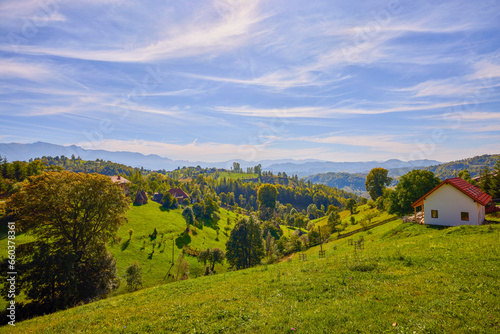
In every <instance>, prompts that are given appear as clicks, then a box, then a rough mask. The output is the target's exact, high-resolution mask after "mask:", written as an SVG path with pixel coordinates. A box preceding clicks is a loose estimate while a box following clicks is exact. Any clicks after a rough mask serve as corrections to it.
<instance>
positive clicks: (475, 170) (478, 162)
mask: <svg viewBox="0 0 500 334" xmlns="http://www.w3.org/2000/svg"><path fill="white" fill-rule="evenodd" d="M499 159H500V154H486V155H481V156H475V157H473V158H468V159H463V160H457V161H452V162H447V163H443V164H439V165H434V166H429V167H415V168H409V167H404V168H393V169H389V176H390V177H392V178H393V179H394V182H393V183H392V185H394V184H395V183H397V180H398V179H399V177H400V176H402V175H404V174H406V173H408V172H409V171H410V170H412V169H424V170H429V171H431V172H433V173H434V174H435V175H436V176H437V177H438V178H439V179H441V180H444V179H447V178H450V177H454V176H455V175H456V174H458V173H459V172H460V171H462V170H468V171H469V174H470V176H471V177H476V176H479V174H480V172H481V171H483V172H484V170H485V166H487V167H488V168H489V170H490V171H491V170H492V169H493V166H494V165H495V162H496V161H497V160H499ZM366 175H367V174H364V173H356V174H350V173H333V172H331V173H322V174H315V175H311V176H308V177H306V178H305V180H306V181H311V182H313V183H320V184H325V185H327V186H329V187H335V188H339V189H343V190H345V191H349V192H353V193H355V194H357V195H361V196H367V192H366V188H365V181H366Z"/></svg>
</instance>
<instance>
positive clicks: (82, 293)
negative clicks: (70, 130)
mask: <svg viewBox="0 0 500 334" xmlns="http://www.w3.org/2000/svg"><path fill="white" fill-rule="evenodd" d="M8 208H9V209H10V210H11V214H12V215H13V217H14V219H15V221H16V228H18V230H19V231H22V232H26V233H27V234H29V235H32V236H33V237H35V238H36V240H35V241H34V242H33V243H30V244H29V245H27V246H25V247H23V248H20V249H19V252H18V255H19V258H18V264H19V268H22V270H19V281H20V282H22V283H21V284H20V290H22V291H24V292H25V293H26V295H27V296H28V298H30V299H31V300H32V301H35V302H39V303H45V304H51V305H52V306H53V308H54V309H55V308H62V307H65V306H68V305H71V304H74V303H77V302H79V301H82V300H89V299H93V298H98V297H100V296H102V295H105V294H107V293H108V292H110V291H111V290H112V289H113V288H114V287H115V286H116V266H115V261H114V260H113V259H112V257H111V256H110V255H109V253H108V252H107V250H106V246H105V245H106V243H107V241H108V240H109V239H110V238H111V237H112V236H114V235H115V234H116V231H117V230H118V228H119V227H120V226H121V225H122V224H123V222H124V221H125V219H126V218H125V216H124V214H125V211H126V210H127V209H128V203H127V201H126V199H125V195H124V194H123V191H122V190H121V188H120V187H117V186H116V185H115V184H113V182H112V181H111V179H110V178H108V177H106V176H103V175H98V174H83V173H80V174H76V173H72V172H46V173H43V174H41V175H38V176H35V177H32V178H31V179H30V180H29V182H27V184H26V185H25V186H24V187H23V188H21V190H20V191H19V192H18V193H16V194H14V195H13V196H12V197H11V198H10V200H9V201H8ZM44 273H46V274H44Z"/></svg>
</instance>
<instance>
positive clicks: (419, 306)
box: [0, 221, 500, 333]
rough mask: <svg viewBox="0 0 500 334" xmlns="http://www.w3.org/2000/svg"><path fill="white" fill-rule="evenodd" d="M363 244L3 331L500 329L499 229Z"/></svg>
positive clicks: (400, 233) (417, 233)
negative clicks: (355, 248) (361, 248)
mask: <svg viewBox="0 0 500 334" xmlns="http://www.w3.org/2000/svg"><path fill="white" fill-rule="evenodd" d="M165 228H167V227H165ZM140 233H148V231H147V230H145V231H143V232H138V234H140ZM134 235H135V234H134ZM360 236H363V238H364V240H365V244H364V249H363V250H357V251H354V249H353V246H350V245H349V244H348V241H347V240H346V239H341V240H336V241H332V242H329V243H328V244H326V245H324V246H323V247H324V248H325V249H326V258H321V259H320V258H317V257H316V258H315V254H317V253H318V248H317V247H316V248H312V249H310V250H309V251H308V255H310V256H308V261H299V260H298V259H296V258H294V259H292V260H291V261H285V262H282V263H279V264H275V265H269V266H259V267H256V268H252V269H249V270H242V271H237V272H225V273H222V274H218V275H214V276H209V277H201V278H197V279H189V280H186V281H180V282H176V283H172V284H166V285H161V286H156V287H153V288H150V289H144V290H141V291H138V292H135V293H132V294H125V295H120V296H117V297H113V298H108V299H106V300H102V301H99V302H95V303H92V304H88V305H84V306H80V307H77V308H73V309H70V310H66V311H63V312H58V313H55V314H52V315H48V316H44V317H39V318H35V319H31V320H28V321H25V322H22V323H18V324H17V325H16V327H15V328H12V327H3V328H0V333H36V332H40V333H103V332H106V333H498V332H499V331H500V247H499V246H500V225H490V226H462V227H455V228H448V229H436V228H432V227H429V226H423V225H414V224H403V223H402V222H401V221H393V222H390V223H388V224H385V225H383V226H380V227H377V228H374V229H373V230H371V232H370V233H368V232H363V233H362V234H358V235H356V236H354V237H355V238H359V237H360Z"/></svg>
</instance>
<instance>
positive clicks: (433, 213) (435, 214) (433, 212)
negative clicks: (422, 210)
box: [431, 210, 438, 218]
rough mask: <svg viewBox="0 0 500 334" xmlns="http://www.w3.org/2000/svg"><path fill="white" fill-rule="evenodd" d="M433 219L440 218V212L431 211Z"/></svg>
mask: <svg viewBox="0 0 500 334" xmlns="http://www.w3.org/2000/svg"><path fill="white" fill-rule="evenodd" d="M431 217H432V218H437V217H438V210H431Z"/></svg>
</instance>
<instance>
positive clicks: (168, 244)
mask: <svg viewBox="0 0 500 334" xmlns="http://www.w3.org/2000/svg"><path fill="white" fill-rule="evenodd" d="M181 213H182V209H181V208H179V209H176V210H169V211H166V210H163V208H161V205H160V204H158V203H156V202H153V201H150V202H149V203H148V204H146V205H142V206H133V205H131V207H130V210H129V211H128V212H127V220H128V222H127V223H125V224H124V225H123V226H121V227H120V229H119V230H118V233H117V236H118V239H117V240H116V241H114V240H113V241H111V242H109V244H108V249H109V250H110V252H111V253H113V256H114V257H115V258H116V260H117V268H118V274H119V276H120V277H121V278H122V282H121V284H120V287H119V288H118V289H117V290H116V291H115V292H114V293H113V295H118V294H122V293H124V292H126V291H127V290H126V281H125V269H126V268H127V267H128V266H129V265H130V264H132V263H133V262H138V263H139V264H140V265H141V266H142V272H143V287H144V288H145V287H152V286H155V285H158V284H164V283H167V282H170V281H172V279H169V278H168V277H165V276H166V274H167V273H168V272H169V269H170V267H171V262H172V249H173V253H174V261H175V260H176V259H177V257H178V256H179V253H180V252H181V251H182V248H183V246H184V245H188V246H190V247H192V248H193V249H197V250H203V249H206V248H214V247H219V248H221V249H223V250H225V243H226V241H227V239H228V236H229V233H230V232H229V231H230V230H229V231H227V230H225V229H224V228H225V227H227V228H229V229H232V228H233V227H234V224H235V222H236V219H237V218H236V214H235V213H233V212H231V211H227V210H224V209H221V210H220V215H221V220H220V221H219V223H218V226H219V235H218V236H217V231H216V229H215V228H214V227H210V226H204V227H203V228H202V229H199V228H191V231H190V232H189V234H186V233H184V231H185V230H186V223H185V220H184V218H183V217H182V214H181ZM228 218H230V221H231V223H230V225H227V219H228ZM155 228H156V229H157V236H156V238H154V239H153V238H151V237H150V235H151V234H153V231H154V229H155ZM129 229H132V230H133V231H134V232H133V234H132V238H130V239H129V233H128V230H129ZM6 234H7V230H6V228H4V230H2V231H0V237H1V238H2V239H1V240H0V249H4V250H6V249H7V239H6V238H5V236H6ZM33 240H34V238H33V237H31V236H27V235H25V234H19V235H17V236H16V243H17V244H22V243H26V242H30V241H33ZM153 245H154V253H153ZM172 245H173V247H172ZM185 259H186V260H187V261H188V263H189V266H190V268H189V271H190V274H189V277H193V278H194V277H197V276H200V275H201V274H202V272H203V264H202V263H198V261H197V259H196V258H195V257H193V256H186V257H185ZM215 270H216V271H217V272H225V271H227V265H226V264H224V265H220V264H217V265H216V266H215ZM170 273H171V274H174V275H175V274H176V272H175V267H174V268H172V269H171V271H170ZM21 300H22V296H20V298H19V300H18V301H21ZM6 305H7V304H6V301H4V300H3V299H0V307H2V308H3V307H6Z"/></svg>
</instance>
